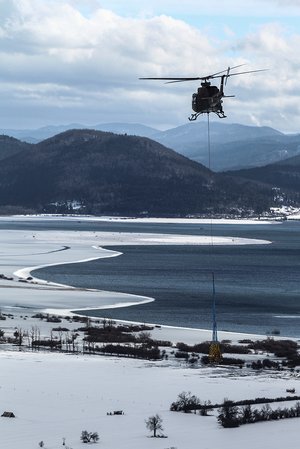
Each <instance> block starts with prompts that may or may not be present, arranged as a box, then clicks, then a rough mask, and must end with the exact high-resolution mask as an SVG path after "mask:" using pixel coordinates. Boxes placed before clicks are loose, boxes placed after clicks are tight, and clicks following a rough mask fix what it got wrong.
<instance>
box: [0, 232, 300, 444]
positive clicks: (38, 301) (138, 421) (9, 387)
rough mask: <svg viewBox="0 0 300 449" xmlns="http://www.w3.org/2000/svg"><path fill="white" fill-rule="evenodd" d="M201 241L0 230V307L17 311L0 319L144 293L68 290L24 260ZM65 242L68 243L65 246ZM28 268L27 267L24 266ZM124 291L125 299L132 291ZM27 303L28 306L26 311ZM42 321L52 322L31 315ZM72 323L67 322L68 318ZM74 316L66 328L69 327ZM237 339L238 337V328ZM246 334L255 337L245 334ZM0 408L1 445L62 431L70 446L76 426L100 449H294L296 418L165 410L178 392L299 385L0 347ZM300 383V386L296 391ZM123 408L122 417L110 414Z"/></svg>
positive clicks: (159, 333)
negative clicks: (224, 421)
mask: <svg viewBox="0 0 300 449" xmlns="http://www.w3.org/2000/svg"><path fill="white" fill-rule="evenodd" d="M126 243H127V244H137V243H139V244H154V243H155V244H175V243H177V244H187V243H188V244H203V243H204V244H207V241H206V240H205V238H202V237H194V236H174V235H172V236H165V235H157V234H155V235H145V234H137V235H133V234H127V235H126V234H120V233H86V232H85V233H83V232H47V231H45V232H35V233H32V232H29V231H0V248H1V250H0V265H1V268H0V272H1V273H2V274H4V275H5V276H7V277H10V276H13V280H0V306H1V309H2V312H5V313H7V312H11V311H13V312H14V314H15V319H14V320H12V319H7V320H6V321H3V322H0V328H2V329H4V330H5V331H7V332H12V331H13V329H14V327H22V328H26V327H27V329H30V327H31V326H32V325H33V323H34V322H35V321H33V320H32V318H27V319H26V320H25V319H24V317H23V318H22V317H21V314H22V316H24V315H25V314H28V312H29V311H30V310H31V309H32V308H33V309H47V308H54V309H60V311H61V312H62V311H63V310H64V309H72V308H80V306H81V307H88V308H91V307H103V306H104V304H105V306H106V307H107V305H115V304H116V303H120V302H125V303H126V302H132V301H140V300H145V298H141V297H132V295H128V296H126V295H125V296H124V295H121V294H115V293H110V294H109V293H107V292H98V291H88V290H79V289H72V288H69V287H63V286H57V285H49V284H47V283H44V284H43V283H42V282H41V283H39V284H35V283H32V282H29V283H21V282H19V281H18V279H19V278H22V277H23V279H24V278H26V277H28V274H29V272H30V269H28V268H27V267H36V266H44V265H48V264H58V263H70V262H75V261H82V260H86V259H88V260H90V259H92V258H97V257H111V256H115V255H116V254H115V253H114V252H111V251H107V250H102V249H99V247H101V246H105V247H107V246H110V245H116V244H117V245H124V244H126ZM217 243H219V244H228V243H230V244H251V243H262V244H263V243H264V244H266V243H269V242H266V241H262V242H257V241H245V240H241V239H236V238H235V237H234V236H233V237H232V238H220V239H218V241H217V239H216V238H215V241H214V244H217ZM65 247H67V248H65ZM25 268H27V270H25ZM129 296H130V297H129ZM28 308H30V309H28ZM37 324H38V325H42V326H43V330H44V328H45V326H49V328H50V326H52V324H51V325H50V324H45V323H44V322H43V324H41V323H39V322H38V323H37ZM73 324H74V323H73ZM73 324H72V326H73ZM154 334H155V336H156V337H157V338H161V339H168V340H171V341H184V342H186V343H194V342H199V341H201V340H206V339H207V338H209V335H210V333H209V332H208V331H201V330H187V329H175V328H171V327H162V328H159V327H158V328H155V331H154ZM242 337H244V335H243V336H242ZM252 337H253V336H252ZM220 338H230V339H233V340H234V339H235V340H238V339H239V338H241V336H240V335H238V334H227V333H221V334H220ZM0 364H1V369H0V415H1V414H2V413H3V412H4V411H12V412H14V413H15V415H16V418H4V417H2V418H0V426H1V444H0V447H1V448H3V449H32V448H35V447H36V448H37V447H39V446H38V443H39V441H42V440H43V441H44V442H45V446H44V448H45V449H57V448H60V447H63V446H62V441H63V440H62V438H63V437H65V438H66V446H67V447H69V448H72V449H78V448H83V447H86V445H84V444H83V443H81V442H80V434H81V431H82V430H88V431H91V432H94V431H96V432H98V433H99V436H100V442H99V443H98V444H97V446H95V447H103V448H105V449H150V448H153V447H155V448H156V449H169V448H176V449H198V448H199V447H201V448H202V449H218V448H222V449H241V448H243V449H253V447H256V448H260V447H262V448H264V449H271V448H272V449H282V448H283V447H285V446H294V447H298V442H299V424H300V421H299V420H298V419H296V418H295V419H291V420H284V421H280V422H268V423H259V424H251V425H245V426H242V427H240V428H238V429H223V428H221V427H220V426H219V425H218V423H217V421H216V417H215V416H210V417H201V416H199V415H193V414H188V415H185V414H182V413H175V412H170V411H169V407H170V404H171V402H173V401H174V400H176V398H177V395H178V393H180V392H182V391H191V392H192V393H193V394H195V395H197V396H199V397H200V399H202V400H208V399H209V400H211V401H212V402H222V400H223V399H224V398H225V397H227V398H230V399H245V398H248V399H249V398H255V397H261V396H265V397H275V396H285V395H286V388H296V394H299V391H300V388H299V386H298V385H299V379H298V377H297V376H296V375H294V374H293V373H282V372H279V373H274V372H273V373H264V374H257V373H254V372H250V371H249V372H248V373H246V372H245V371H244V370H239V369H234V368H230V369H228V368H198V369H193V368H190V367H188V366H187V365H186V364H185V363H184V362H178V361H177V362H176V363H175V362H174V360H173V361H171V360H169V361H167V360H164V361H159V362H147V361H138V360H131V359H122V358H116V357H104V356H91V355H89V356H87V355H82V354H81V355H66V354H54V353H49V352H44V353H43V352H39V353H31V352H23V351H17V350H15V351H13V350H12V348H10V347H6V346H5V347H4V346H0ZM298 389H299V391H298ZM114 410H123V411H124V413H125V414H124V415H122V416H108V415H107V412H110V411H114ZM155 413H159V414H160V416H161V417H162V419H163V426H164V433H165V434H166V435H168V438H167V439H153V438H149V432H148V430H147V429H146V426H145V419H146V418H148V417H149V416H150V415H153V414H155Z"/></svg>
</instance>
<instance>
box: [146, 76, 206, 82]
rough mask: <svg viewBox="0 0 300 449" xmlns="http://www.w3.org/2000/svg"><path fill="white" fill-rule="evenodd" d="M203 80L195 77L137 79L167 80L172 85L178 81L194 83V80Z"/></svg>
mask: <svg viewBox="0 0 300 449" xmlns="http://www.w3.org/2000/svg"><path fill="white" fill-rule="evenodd" d="M202 79H204V78H200V77H198V76H197V77H195V78H175V77H174V78H139V80H162V81H167V80H171V82H173V83H177V82H180V81H194V80H202Z"/></svg>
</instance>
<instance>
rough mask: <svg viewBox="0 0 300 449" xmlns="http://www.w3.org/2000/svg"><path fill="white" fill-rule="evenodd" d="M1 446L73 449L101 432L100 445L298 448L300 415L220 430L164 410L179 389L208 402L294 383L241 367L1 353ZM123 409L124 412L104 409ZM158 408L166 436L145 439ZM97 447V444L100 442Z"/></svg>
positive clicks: (212, 422)
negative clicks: (6, 414)
mask: <svg viewBox="0 0 300 449" xmlns="http://www.w3.org/2000/svg"><path fill="white" fill-rule="evenodd" d="M0 363H1V370H0V386H1V388H0V411H1V413H2V411H4V410H6V411H13V412H14V413H15V415H16V418H15V419H14V418H0V425H1V448H3V449H32V448H35V447H38V442H39V441H41V440H43V441H44V443H45V446H44V447H45V448H47V449H57V448H60V447H62V438H63V437H65V438H66V445H67V446H68V447H71V448H73V449H78V448H82V447H85V445H84V444H83V443H81V442H80V435H81V431H82V430H88V431H91V432H98V433H99V436H100V441H99V443H97V446H99V447H103V448H105V449H150V448H153V447H155V448H157V449H166V448H171V447H176V448H178V449H187V448H188V449H198V448H199V447H201V448H203V449H211V448H222V449H240V448H244V449H253V447H257V448H260V447H261V448H265V449H282V448H283V447H288V446H292V447H298V443H299V424H300V423H299V420H298V419H297V418H295V419H292V420H284V421H280V422H268V423H257V424H249V425H245V426H242V427H240V428H237V429H223V428H222V427H220V426H219V425H218V423H217V420H216V417H215V416H209V417H201V416H199V415H194V414H183V413H175V412H171V411H169V406H170V404H171V402H173V401H174V400H176V398H177V395H178V394H179V393H180V392H182V391H191V392H192V393H193V394H196V395H197V396H199V397H200V398H201V399H203V400H205V399H210V400H212V401H213V402H217V401H220V402H221V401H222V400H223V399H224V397H229V398H231V399H244V398H254V397H262V396H266V397H276V396H281V395H283V396H284V395H286V393H285V390H286V388H289V387H296V390H297V387H298V382H299V380H298V379H296V378H293V377H286V378H281V377H280V376H278V375H277V376H275V375H274V376H270V375H262V374H261V375H249V376H245V377H241V376H240V373H239V370H227V369H218V368H216V369H212V368H205V369H204V368H203V369H191V368H187V367H186V366H184V365H183V366H181V367H180V366H172V365H170V366H168V364H167V362H155V363H154V362H145V361H136V360H130V359H118V358H114V357H113V358H107V357H102V356H83V355H79V356H74V355H64V354H52V353H47V354H43V353H23V352H5V351H4V352H0ZM114 410H123V411H124V415H122V416H108V415H107V412H110V411H114ZM156 413H158V414H159V415H160V416H161V417H162V419H163V426H164V434H166V435H168V439H153V438H149V435H150V434H149V431H148V430H147V429H146V426H145V419H146V418H148V417H149V416H152V415H153V414H156ZM97 446H95V447H97Z"/></svg>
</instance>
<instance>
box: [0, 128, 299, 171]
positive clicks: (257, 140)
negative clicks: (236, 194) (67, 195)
mask: <svg viewBox="0 0 300 449" xmlns="http://www.w3.org/2000/svg"><path fill="white" fill-rule="evenodd" d="M84 128H85V129H95V130H98V131H106V132H113V133H115V134H127V135H135V136H141V137H149V138H151V139H152V140H155V141H156V142H159V143H161V144H162V145H164V146H166V147H168V148H171V149H173V150H175V151H176V152H178V153H180V154H182V155H184V156H186V157H188V158H189V159H192V160H195V161H196V162H200V163H201V164H203V165H205V166H207V167H208V166H209V165H210V168H211V169H212V170H214V171H226V170H238V169H244V168H252V167H258V166H263V165H267V164H270V163H273V162H277V161H280V160H284V159H287V158H289V157H293V156H296V155H298V154H300V134H296V135H286V134H283V133H281V132H280V131H277V130H275V129H273V128H270V127H259V126H245V125H239V124H228V123H224V122H215V121H213V122H212V123H211V124H210V155H209V152H208V132H207V123H206V122H204V121H200V120H198V121H197V122H193V123H187V124H185V125H182V126H178V127H176V128H171V129H168V130H166V131H159V130H157V129H155V128H151V127H149V126H145V125H141V124H138V123H104V124H99V125H96V126H93V127H86V126H84V125H81V124H76V123H73V124H70V125H64V126H48V127H43V128H39V129H36V130H34V129H31V130H12V129H2V130H0V134H4V135H8V136H11V137H15V138H17V139H19V140H22V141H25V142H28V143H38V142H40V141H42V140H44V139H47V138H49V137H53V136H54V135H56V134H59V133H61V132H64V131H67V130H70V129H84ZM209 161H210V162H209Z"/></svg>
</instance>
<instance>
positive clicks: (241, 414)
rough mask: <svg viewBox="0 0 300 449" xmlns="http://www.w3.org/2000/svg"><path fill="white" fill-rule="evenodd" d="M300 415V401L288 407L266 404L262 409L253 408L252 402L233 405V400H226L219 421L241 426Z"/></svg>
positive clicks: (224, 424) (231, 425)
mask: <svg viewBox="0 0 300 449" xmlns="http://www.w3.org/2000/svg"><path fill="white" fill-rule="evenodd" d="M299 417H300V402H297V403H296V404H295V405H294V406H292V407H290V408H288V407H284V408H280V407H278V408H276V409H272V408H271V407H270V405H269V404H265V405H263V406H262V408H261V409H257V408H255V409H253V408H252V407H251V404H248V405H245V406H243V407H237V406H236V405H233V404H232V402H231V401H227V402H224V405H223V407H222V408H220V409H219V415H218V418H217V419H218V422H219V423H220V424H221V425H222V426H223V427H239V426H240V425H242V424H250V423H255V422H260V421H272V420H277V419H286V418H299Z"/></svg>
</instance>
